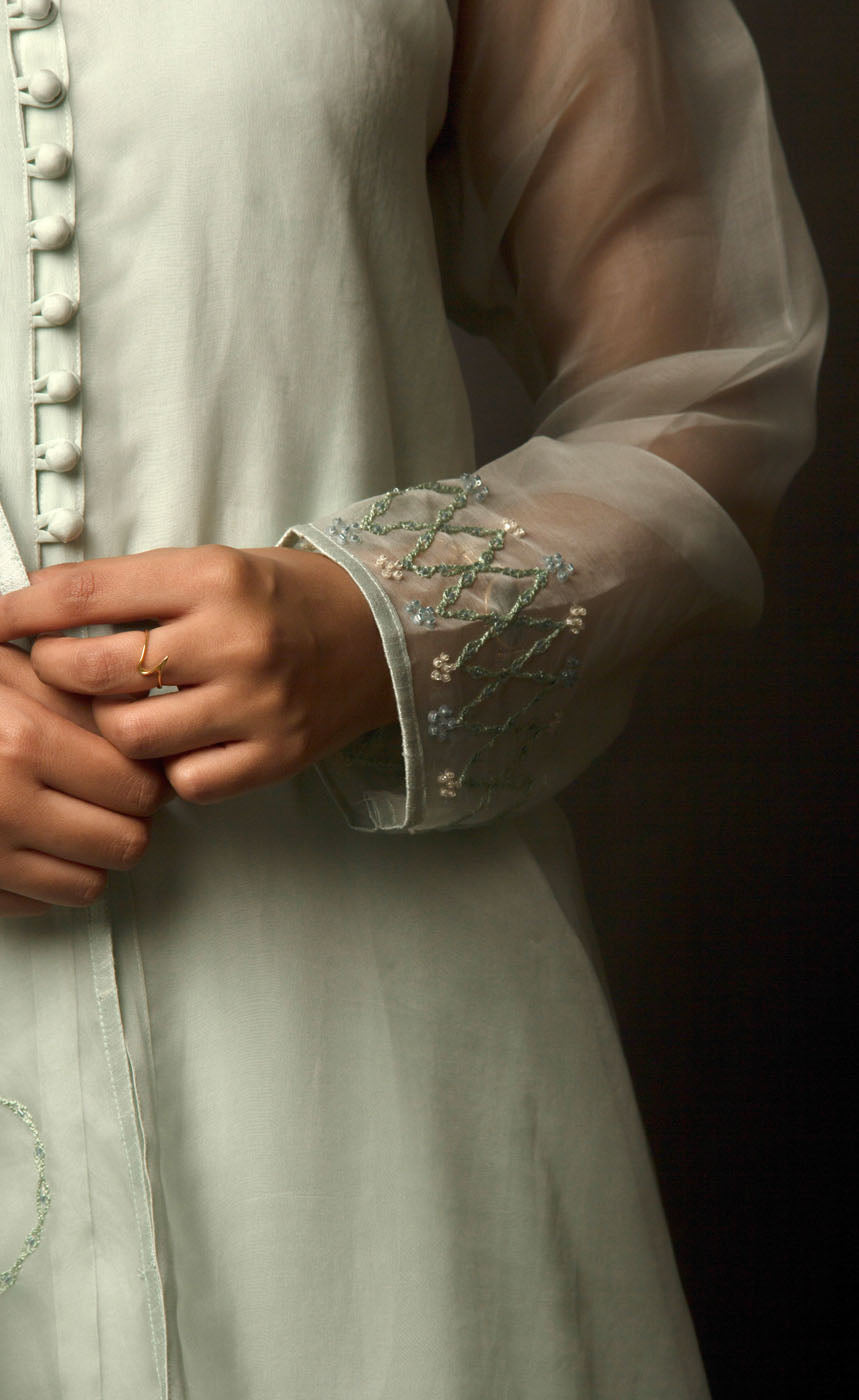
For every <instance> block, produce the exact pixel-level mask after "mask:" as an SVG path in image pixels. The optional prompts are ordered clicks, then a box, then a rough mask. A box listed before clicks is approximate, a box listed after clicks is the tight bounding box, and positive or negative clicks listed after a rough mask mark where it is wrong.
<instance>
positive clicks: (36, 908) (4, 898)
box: [0, 890, 51, 919]
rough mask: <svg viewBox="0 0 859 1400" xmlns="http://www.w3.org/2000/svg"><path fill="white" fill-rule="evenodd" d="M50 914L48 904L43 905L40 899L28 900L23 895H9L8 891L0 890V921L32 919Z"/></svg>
mask: <svg viewBox="0 0 859 1400" xmlns="http://www.w3.org/2000/svg"><path fill="white" fill-rule="evenodd" d="M50 912H51V906H50V904H44V903H43V902H42V900H40V899H28V898H27V896H26V895H23V894H10V893H9V891H8V890H0V919H8V918H12V917H15V918H18V919H32V918H35V917H36V916H37V915H39V914H50Z"/></svg>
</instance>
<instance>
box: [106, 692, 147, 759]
mask: <svg viewBox="0 0 859 1400" xmlns="http://www.w3.org/2000/svg"><path fill="white" fill-rule="evenodd" d="M150 737H151V736H150V734H149V721H148V720H147V719H146V716H145V715H141V714H140V712H139V710H138V706H137V705H136V704H134V703H131V704H129V705H127V706H125V707H123V708H122V709H121V710H120V711H119V712H118V713H117V714H115V715H113V716H112V721H111V726H110V738H111V741H112V742H113V743H114V744H115V745H116V747H117V748H118V749H119V751H120V752H121V753H124V754H125V755H126V757H127V758H144V757H145V756H146V752H147V745H148V743H149V742H150Z"/></svg>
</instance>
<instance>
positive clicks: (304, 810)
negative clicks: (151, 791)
mask: <svg viewBox="0 0 859 1400" xmlns="http://www.w3.org/2000/svg"><path fill="white" fill-rule="evenodd" d="M5 24H6V26H7V30H8V36H7V37H8V43H7V45H6V49H7V52H6V55H5V58H4V64H5V67H4V71H3V74H2V78H0V496H2V502H3V510H4V515H3V516H2V517H0V524H3V522H4V521H5V522H8V530H7V529H5V528H4V530H2V531H0V583H2V587H3V588H4V589H7V588H13V587H20V586H22V585H23V584H24V577H23V574H22V571H21V570H22V562H21V561H22V560H23V563H24V564H26V566H27V567H28V568H30V569H33V568H37V567H44V566H50V565H51V564H54V563H57V562H61V561H64V560H81V559H84V558H87V557H97V556H105V555H114V554H126V553H131V552H137V551H141V550H146V549H150V548H154V547H161V546H166V545H177V546H193V545H196V544H204V543H208V542H212V541H217V542H222V543H227V544H231V545H235V546H239V547H251V546H262V545H266V544H271V543H274V542H275V541H282V542H283V543H284V544H286V545H292V546H304V547H310V548H315V549H321V550H324V551H326V552H327V553H329V554H330V555H331V557H332V558H335V559H336V560H337V561H338V562H339V563H340V564H341V565H342V566H343V567H344V568H347V569H349V571H350V573H351V574H352V576H353V577H354V578H355V580H356V582H357V583H358V585H359V586H360V587H361V588H362V589H363V590H364V592H365V594H366V596H367V597H368V599H369V600H370V602H371V605H372V606H373V609H374V613H375V615H376V617H377V620H378V623H379V627H380V630H381V632H382V635H383V639H384V642H385V649H386V655H387V657H388V660H389V663H390V666H391V669H392V678H393V682H394V686H395V689H396V693H397V699H398V709H399V723H398V725H397V726H395V727H393V728H392V729H391V730H390V731H386V732H383V733H380V734H376V735H371V736H368V737H367V738H366V739H365V740H364V741H363V742H362V743H361V744H360V745H358V746H356V747H355V749H353V750H351V751H349V752H346V753H343V754H340V755H335V756H334V757H333V758H332V759H331V760H330V761H328V762H327V763H326V764H324V765H322V767H321V769H320V771H319V772H316V771H312V772H308V773H305V774H302V775H301V776H300V777H299V778H297V779H295V780H294V781H291V782H289V783H284V784H281V785H279V786H276V787H272V788H270V789H267V790H265V791H262V792H259V793H256V794H252V795H249V796H246V797H243V798H240V799H237V800H234V801H231V802H228V803H224V804H222V805H220V806H216V807H210V808H193V807H191V806H188V805H186V804H183V803H181V802H179V801H174V802H172V803H171V804H169V805H168V806H167V808H166V809H165V810H164V811H163V812H161V813H160V814H159V816H158V818H157V819H156V821H155V823H154V828H153V839H152V843H151V847H150V849H149V851H148V852H147V855H146V857H145V859H144V860H143V862H142V863H141V864H140V866H139V867H138V868H137V869H136V870H135V871H134V873H133V874H132V875H130V876H123V877H115V878H111V881H110V886H109V892H108V896H107V897H106V899H104V900H102V901H101V902H100V903H99V904H98V905H96V906H95V907H93V908H92V909H91V910H87V911H57V912H56V913H55V914H53V915H51V916H50V917H49V918H48V919H47V920H46V921H43V922H39V923H31V922H29V921H20V922H16V921H15V920H4V921H3V922H2V923H0V1277H3V1276H6V1279H7V1281H6V1284H5V1285H4V1288H3V1291H2V1292H0V1400H21V1398H22V1397H24V1396H26V1397H27V1400H57V1397H58V1396H62V1397H63V1400H167V1397H169V1400H700V1397H704V1396H705V1395H706V1393H707V1389H706V1381H705V1378H704V1375H703V1370H702V1366H701V1362H700V1358H699V1355H698V1350H697V1346H696V1342H695V1337H694V1332H693V1328H692V1325H691V1322H690V1319H689V1316H688V1312H687V1309H686V1305H685V1302H684V1299H683V1294H682V1289H681V1286H680V1283H679V1280H678V1277H677V1272H676V1268H675V1265H674V1261H673V1258H672V1253H671V1247H670V1243H669V1241H668V1238H667V1234H666V1228H665V1223H664V1219H663V1215H662V1211H661V1207H660V1203H659V1199H658V1194H657V1191H656V1187H655V1183H654V1179H653V1174H652V1170H651V1167H650V1163H649V1160H648V1155H647V1149H646V1145H645V1143H644V1139H643V1135H642V1131H641V1127H640V1124H639V1120H638V1116H637V1112H636V1108H635V1103H634V1098H633V1094H632V1090H631V1087H630V1083H629V1079H628V1075H627V1071H626V1068H625V1066H624V1062H623V1057H622V1054H621V1050H620V1047H619V1043H618V1038H617V1033H616V1030H615V1027H614V1024H613V1021H612V1018H611V1014H610V1012H609V1009H608V1004H607V999H606V994H605V991H604V989H603V987H602V985H601V982H600V978H599V976H598V974H597V972H596V971H595V966H596V962H597V959H596V957H595V953H594V949H593V942H592V934H591V931H590V927H589V923H588V918H587V913H586V911H585V908H584V905H583V901H582V896H581V889H580V883H579V878H578V874H577V872H576V866H575V856H574V852H573V850H572V846H571V843H570V840H569V835H568V832H567V830H566V827H565V824H564V822H563V819H562V817H561V816H560V813H559V811H558V809H557V808H556V807H555V806H554V804H553V801H552V798H553V794H555V793H557V792H558V791H559V790H560V788H561V787H562V786H563V785H564V783H566V782H567V781H569V780H570V779H571V778H572V777H574V776H575V774H576V773H577V772H579V771H580V770H581V768H582V767H583V766H584V765H585V764H586V763H587V762H588V761H589V759H590V758H591V757H592V756H593V755H594V754H595V753H597V752H598V751H599V750H600V749H601V748H602V747H604V746H605V744H606V743H607V742H609V740H610V739H611V737H612V736H613V735H614V734H615V733H616V732H617V730H618V729H619V728H620V727H621V725H622V723H623V720H624V717H625V714H626V712H627V710H628V707H629V704H630V701H631V697H632V693H633V690H634V685H635V680H636V677H637V676H638V675H639V674H640V671H641V669H642V667H643V666H644V665H645V663H646V661H647V659H648V657H649V656H650V655H652V654H653V653H654V652H655V651H656V650H658V649H659V648H660V647H661V646H664V645H665V644H666V643H667V642H668V641H670V640H671V638H672V637H674V636H676V635H677V634H678V632H680V631H682V630H683V629H684V628H687V627H689V626H692V625H694V626H699V625H701V623H702V622H705V621H709V622H711V623H712V624H713V625H720V626H721V625H725V624H726V623H732V624H736V623H748V622H749V621H750V620H752V619H753V618H754V617H755V615H756V614H757V611H758V609H759V607H760V575H759V571H758V568H757V564H756V562H755V558H754V554H753V551H752V549H751V547H750V544H749V538H751V537H752V536H753V534H754V530H753V528H752V526H751V525H750V524H749V522H750V521H751V522H752V524H753V523H754V521H755V520H757V518H758V515H759V514H760V513H764V514H765V513H766V512H767V511H768V510H770V509H771V507H772V504H773V503H774V501H775V499H776V498H777V496H778V494H779V491H780V490H781V489H782V488H783V486H784V483H785V481H786V480H787V478H788V476H789V475H790V473H791V471H793V470H794V469H795V467H796V466H797V465H798V463H799V461H800V460H801V459H802V457H803V455H804V453H805V452H806V451H807V449H808V445H809V441H810V434H811V431H812V428H811V423H812V411H811V402H812V389H813V380H814V373H815V370H816V365H817V361H818V358H819V353H820V345H821V340H822V335H823V329H824V324H825V301H824V297H823V293H822V288H821V284H820V280H819V273H818V271H817V266H816V262H815V260H814V256H813V253H812V252H811V250H810V247H809V245H808V240H807V235H806V233H805V229H804V225H803V223H802V219H801V216H800V214H799V212H798V211H797V209H796V206H795V203H794V201H793V196H792V193H791V190H790V186H789V183H788V181H787V177H786V175H785V173H784V170H783V166H782V163H781V158H780V154H779V150H778V145H777V140H776V138H775V137H774V135H773V133H772V130H771V127H770V125H769V117H768V111H767V105H766V98H765V92H764V89H763V86H762V82H761V78H760V73H759V69H758V67H757V61H756V59H755V55H754V51H753V49H752V47H751V45H750V42H749V40H748V37H747V35H746V34H745V31H744V30H743V28H742V26H741V25H740V24H739V22H738V20H737V19H736V16H735V14H734V12H733V10H732V9H731V8H730V7H729V6H727V5H725V4H724V3H722V0H713V3H708V0H695V3H692V4H686V3H681V0H664V3H660V4H653V5H651V4H649V3H646V0H622V3H619V4H618V5H615V6H610V7H606V6H604V5H603V4H602V3H601V0H600V3H597V0H540V3H539V4H536V3H530V2H529V3H525V0H513V3H509V4H505V5H498V4H496V3H495V0H491V2H490V0H461V3H460V4H459V5H458V6H456V5H451V6H448V5H447V4H445V3H444V0H255V3H254V4H252V5H251V4H238V3H236V0H205V3H204V0H169V3H168V0H148V3H146V4H145V5H142V4H140V3H138V2H137V0H110V3H108V0H62V3H61V4H60V5H59V6H51V5H47V4H44V5H43V4H40V0H22V3H20V4H18V3H15V0H7V5H6V18H5ZM42 70H49V71H50V72H52V73H54V74H55V75H56V79H57V82H58V84H59V87H58V89H57V94H56V99H54V98H51V100H50V101H49V102H47V103H46V102H42V101H41V100H40V99H39V96H38V94H39V93H42V94H45V93H50V91H52V89H51V88H50V82H49V80H47V79H45V78H44V75H43V76H42V77H38V76H33V75H38V74H40V73H42ZM46 147H51V148H52V149H53V154H51V152H50V151H48V152H46V151H44V150H42V148H46ZM57 147H61V148H62V149H63V150H64V151H66V152H67V153H69V155H70V157H71V161H70V165H69V168H68V169H67V170H65V171H64V173H57V172H58V171H61V170H62V169H63V161H62V160H61V158H60V156H59V155H57V153H56V150H55V149H54V148H57ZM40 151H41V154H40ZM430 153H431V154H430ZM690 153H691V154H690ZM428 155H429V166H428V164H427V158H428ZM45 172H47V173H45ZM428 177H429V178H428ZM669 273H670V275H668V274H669ZM651 277H652V278H653V279H654V280H653V282H652V284H651V283H650V282H649V281H648V278H651ZM639 294H640V295H641V298H642V300H641V302H638V301H636V298H637V297H638V296H639ZM51 298H55V299H54V300H50V299H51ZM56 298H60V299H59V300H56ZM448 312H450V313H451V314H453V315H455V316H457V317H458V318H459V319H460V320H461V321H462V322H463V323H464V324H467V325H468V326H470V327H471V328H472V329H477V330H482V331H484V332H486V333H488V334H491V335H492V336H493V337H494V338H495V340H496V343H497V344H498V345H499V347H501V348H502V349H503V351H504V352H505V353H506V354H508V355H509V356H510V357H511V358H512V359H513V360H514V362H515V363H516V364H517V366H518V368H519V369H520V371H521V372H522V374H523V376H525V378H526V379H527V380H528V382H529V384H530V386H531V388H532V389H533V392H534V394H535V397H536V399H537V409H536V415H537V431H536V432H535V434H534V436H533V437H532V438H531V439H530V440H529V442H528V443H526V444H524V445H523V446H522V447H521V448H519V449H517V450H516V451H515V452H514V453H511V454H510V455H509V456H508V457H505V458H502V459H500V460H499V461H497V462H494V463H490V464H487V465H486V466H484V467H481V468H480V471H479V474H476V466H475V461H474V452H473V446H472V435H471V422H470V413H469V406H468V400H467V395H466V392H465V388H464V386H463V383H462V378H461V375H460V371H459V366H458V362H457V358H456V355H455V353H454V349H453V346H452V343H451V338H450V333H449V327H448V320H447V313H448ZM663 312H665V315H663ZM58 316H59V317H60V320H57V319H56V318H57V317H58ZM52 317H53V318H54V319H52ZM63 317H64V318H65V319H62V318H63ZM58 375H61V376H62V377H60V378H58V377H57V376H58ZM52 376H53V377H52ZM72 376H74V377H72ZM78 383H79V386H80V387H79V389H78V387H77V386H78ZM58 444H59V446H58ZM63 444H71V446H70V447H67V446H64V445H63ZM464 483H465V484H464ZM389 493H393V494H389ZM445 502H453V503H454V504H455V507H456V508H455V510H454V511H453V513H452V514H450V515H449V516H447V517H445V518H441V517H440V516H439V510H440V509H442V508H443V507H444V504H445ZM387 525H391V526H392V527H393V528H392V529H391V530H390V531H389V532H388V533H384V532H383V533H376V532H375V531H374V529H373V528H372V527H373V526H378V527H379V529H380V530H383V527H386V526H387ZM428 525H431V526H432V529H431V531H430V533H431V535H432V538H431V540H429V541H428V543H426V544H424V543H422V542H421V540H422V536H423V535H424V534H425V533H426V530H425V527H426V526H428ZM460 526H462V527H463V528H462V529H460V528H459V527H460ZM15 542H17V543H15ZM487 550H488V551H489V552H488V553H486V551H487ZM484 554H485V558H483V559H482V562H481V557H482V555H484ZM569 565H572V566H573V568H572V570H571V569H570V568H569V567H568V566H569ZM421 570H423V572H421ZM451 587H452V588H453V589H454V591H453V592H452V593H450V594H448V595H446V596H443V594H444V589H445V588H451ZM457 590H460V591H457ZM529 590H530V592H529ZM526 594H527V596H525V595H526ZM460 613H461V614H462V615H461V616H459V615H457V614H460ZM543 641H545V647H543V648H542V649H540V647H539V646H538V647H537V649H536V650H534V649H533V648H532V642H533V643H536V642H540V643H542V642H543ZM471 643H474V645H473V646H472V645H471ZM526 673H527V674H526ZM496 681H497V684H496V683H495V682H496ZM568 682H569V683H568ZM573 682H575V683H573ZM534 697H536V698H534ZM532 700H533V703H532ZM445 707H446V708H445ZM490 739H491V742H488V741H489V740H490ZM326 789H327V790H326ZM332 794H333V797H334V798H335V799H336V800H332ZM630 819H633V814H630ZM368 830H373V831H374V832H375V833H376V834H374V835H369V834H368ZM395 833H401V834H395ZM10 1104H11V1105H20V1111H19V1110H18V1109H17V1108H14V1109H10V1108H9V1105H10ZM4 1105H5V1106H4ZM42 1148H43V1150H44V1157H43V1159H41V1158H40V1159H38V1160H35V1159H34V1153H35V1152H36V1151H37V1149H42ZM42 1183H44V1186H43V1184H42ZM44 1188H47V1190H48V1191H49V1193H50V1195H49V1198H48V1197H47V1196H46V1195H45V1190H44ZM39 1191H42V1197H41V1204H42V1207H43V1208H44V1209H43V1211H42V1215H41V1217H39V1216H38V1211H37V1204H38V1203H37V1193H38V1192H39ZM37 1219H38V1221H39V1236H38V1238H37V1239H35V1241H34V1242H33V1244H32V1247H28V1246H27V1244H26V1241H27V1240H28V1239H32V1232H33V1228H34V1223H35V1222H37ZM22 1249H23V1251H24V1253H23V1254H22ZM13 1274H14V1277H12V1275H13Z"/></svg>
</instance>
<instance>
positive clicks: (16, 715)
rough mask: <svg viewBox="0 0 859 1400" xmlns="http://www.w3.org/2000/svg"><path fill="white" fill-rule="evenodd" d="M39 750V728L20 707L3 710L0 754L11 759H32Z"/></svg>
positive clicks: (25, 710)
mask: <svg viewBox="0 0 859 1400" xmlns="http://www.w3.org/2000/svg"><path fill="white" fill-rule="evenodd" d="M38 748H39V727H38V725H37V724H36V721H35V718H34V716H33V715H32V714H31V713H30V712H29V711H28V710H27V709H26V708H25V707H24V706H22V705H10V706H9V707H8V708H4V710H3V713H2V716H0V753H2V754H3V755H5V757H7V758H12V759H19V760H20V759H32V758H33V757H35V755H36V753H37V752H38Z"/></svg>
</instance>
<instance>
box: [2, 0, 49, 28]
mask: <svg viewBox="0 0 859 1400" xmlns="http://www.w3.org/2000/svg"><path fill="white" fill-rule="evenodd" d="M6 3H7V6H8V9H7V14H8V16H9V28H10V29H11V30H12V31H13V32H14V31H15V30H16V29H41V28H42V26H43V25H45V24H50V23H51V21H52V20H55V19H56V17H57V6H56V4H55V3H54V0H6Z"/></svg>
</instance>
